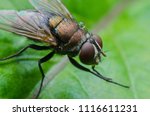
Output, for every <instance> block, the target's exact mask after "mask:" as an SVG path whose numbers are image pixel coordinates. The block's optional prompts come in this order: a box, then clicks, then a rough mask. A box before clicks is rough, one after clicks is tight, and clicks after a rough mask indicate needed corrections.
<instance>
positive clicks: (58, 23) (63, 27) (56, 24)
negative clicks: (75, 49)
mask: <svg viewBox="0 0 150 116" xmlns="http://www.w3.org/2000/svg"><path fill="white" fill-rule="evenodd" d="M49 23H50V27H51V28H53V29H54V30H55V34H56V35H57V36H58V37H59V39H60V40H61V41H62V42H63V43H68V42H69V41H70V39H71V37H72V36H73V35H74V33H75V32H76V31H77V30H78V28H79V26H78V25H77V23H76V22H75V21H73V20H69V19H65V18H62V17H60V16H54V17H53V18H51V19H50V20H49Z"/></svg>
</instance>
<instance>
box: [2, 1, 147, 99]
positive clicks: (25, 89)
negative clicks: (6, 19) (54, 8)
mask: <svg viewBox="0 0 150 116" xmlns="http://www.w3.org/2000/svg"><path fill="white" fill-rule="evenodd" d="M1 2H2V3H1V4H0V9H17V10H25V9H33V7H32V6H31V4H30V3H29V2H28V0H20V1H19V0H2V1H1ZM63 2H64V4H65V5H66V6H67V8H68V9H69V10H70V12H71V13H72V14H73V16H74V17H75V18H76V19H77V21H82V22H84V23H85V25H86V27H87V28H88V29H89V30H91V31H94V32H96V33H98V34H99V35H100V36H101V37H102V38H103V42H104V51H106V54H107V57H106V58H103V59H102V62H101V63H100V64H99V65H98V66H97V70H98V71H99V72H101V73H102V74H103V75H105V76H107V77H111V78H113V80H114V81H116V82H119V83H122V84H125V85H129V86H130V89H125V88H122V87H119V86H116V85H113V84H110V83H107V82H105V81H103V80H100V79H99V78H97V77H95V76H93V75H91V74H88V73H86V72H83V71H80V70H78V69H76V68H75V67H74V66H72V65H71V64H70V63H67V64H66V65H64V66H63V68H62V70H61V71H60V72H59V73H58V74H57V75H54V77H55V78H54V79H53V80H52V81H50V82H48V83H47V84H46V86H45V87H44V88H43V90H42V93H41V95H40V98H52V99H53V98H60V99H82V98H89V99H93V98H96V99H106V98H108V99H127V98H131V99H135V98H136V99H137V98H140V99H145V98H150V90H149V88H150V76H149V75H150V45H149V44H150V38H149V35H150V1H149V0H63ZM6 15H7V14H6ZM29 43H34V42H32V41H30V40H28V39H26V38H25V37H21V36H17V35H14V34H11V33H8V32H5V31H0V58H2V57H6V56H8V55H10V54H13V53H15V52H17V51H18V50H19V49H21V48H23V47H25V46H26V45H28V44H29ZM46 54H47V52H35V51H34V50H28V51H27V52H26V53H24V54H23V55H22V56H20V57H18V58H14V59H11V60H9V61H5V62H0V98H28V96H29V95H30V96H33V93H34V91H35V90H36V88H38V87H37V83H38V82H39V81H40V79H41V74H40V72H39V69H38V65H37V61H38V59H40V58H41V57H42V56H44V55H46ZM61 61H62V57H61V56H58V55H56V56H55V57H54V58H53V59H52V60H50V61H49V62H47V63H45V64H44V65H43V67H44V71H45V73H46V72H48V71H49V70H53V71H55V70H57V64H58V63H59V62H61ZM48 75H51V73H49V74H48Z"/></svg>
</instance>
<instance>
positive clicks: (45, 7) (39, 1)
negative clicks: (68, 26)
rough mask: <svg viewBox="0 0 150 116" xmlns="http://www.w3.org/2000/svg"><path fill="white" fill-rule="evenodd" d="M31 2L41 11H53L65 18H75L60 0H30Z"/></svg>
mask: <svg viewBox="0 0 150 116" xmlns="http://www.w3.org/2000/svg"><path fill="white" fill-rule="evenodd" d="M29 1H30V2H31V4H32V5H33V6H34V7H35V9H36V10H38V11H39V12H41V13H47V12H48V13H53V14H57V15H60V16H62V17H65V18H70V19H73V17H72V15H71V14H70V13H69V11H68V10H67V8H66V7H65V6H64V5H63V4H62V2H61V1H60V0H29Z"/></svg>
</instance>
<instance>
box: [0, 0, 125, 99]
mask: <svg viewBox="0 0 150 116" xmlns="http://www.w3.org/2000/svg"><path fill="white" fill-rule="evenodd" d="M29 1H30V3H31V4H32V5H33V6H34V8H35V10H24V11H19V12H18V11H15V10H1V11H0V29H3V30H6V31H9V32H12V33H15V34H18V35H22V36H26V37H27V38H29V39H32V40H35V41H39V42H42V43H46V44H47V46H38V45H35V44H31V45H28V46H26V47H25V48H23V49H21V50H20V51H19V52H17V53H16V54H14V55H11V56H8V57H6V58H3V59H0V61H4V60H8V59H10V58H14V57H17V56H19V55H20V54H22V53H23V52H24V51H26V50H27V49H29V48H31V49H35V50H50V51H51V52H50V53H48V55H46V56H44V57H43V58H41V59H40V60H39V61H38V66H39V70H40V72H41V74H42V79H41V85H40V87H39V92H38V94H37V95H36V96H37V98H38V97H39V95H40V92H41V90H42V85H43V81H44V78H45V75H44V71H43V69H42V66H41V65H42V64H43V63H45V62H46V61H48V60H50V59H51V58H52V57H53V56H54V54H60V55H67V56H68V58H69V60H70V62H71V63H72V64H73V65H74V66H75V67H77V68H78V69H80V70H83V71H86V72H89V73H91V74H93V75H95V76H97V77H99V78H101V79H103V80H105V81H107V82H110V83H113V84H116V85H119V86H122V87H125V88H128V86H125V85H122V84H119V83H117V82H114V81H113V80H112V79H111V78H107V77H104V76H102V75H101V74H100V73H99V72H98V71H96V69H95V66H96V65H98V63H99V62H100V61H101V56H106V55H105V53H104V52H103V51H102V48H103V43H102V39H101V38H100V37H99V36H98V35H95V34H92V33H90V32H88V31H87V30H86V29H85V28H84V26H82V25H80V24H79V23H77V22H76V20H75V19H74V18H73V16H72V15H71V14H70V12H69V11H68V10H67V8H66V7H65V6H64V5H63V3H62V2H61V1H60V0H29ZM76 56H79V59H80V61H81V63H82V64H85V65H91V66H92V68H91V69H88V68H86V67H84V66H83V65H82V64H80V63H78V62H77V61H76V60H75V59H74V57H76Z"/></svg>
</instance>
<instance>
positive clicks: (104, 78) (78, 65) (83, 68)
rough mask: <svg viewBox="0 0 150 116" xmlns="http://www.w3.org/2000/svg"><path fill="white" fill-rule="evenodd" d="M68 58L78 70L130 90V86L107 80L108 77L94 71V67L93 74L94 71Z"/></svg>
mask: <svg viewBox="0 0 150 116" xmlns="http://www.w3.org/2000/svg"><path fill="white" fill-rule="evenodd" d="M68 58H69V60H70V62H71V63H72V64H73V65H74V66H75V67H77V68H78V69H81V70H83V71H86V72H89V73H91V74H93V75H95V76H97V77H99V78H100V79H102V80H105V81H106V82H109V83H113V84H115V85H119V86H121V87H124V88H129V86H126V85H122V84H120V83H117V82H114V81H113V80H112V79H111V78H107V77H104V76H102V75H101V74H100V73H99V72H98V71H96V70H95V69H94V67H93V71H94V72H93V71H91V70H90V69H88V68H86V67H84V66H82V65H80V64H79V63H78V62H77V61H75V60H74V59H73V58H71V57H69V56H68Z"/></svg>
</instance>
